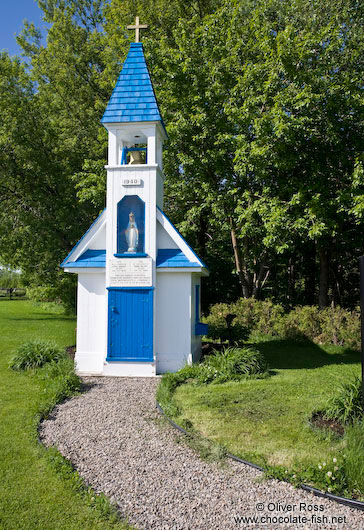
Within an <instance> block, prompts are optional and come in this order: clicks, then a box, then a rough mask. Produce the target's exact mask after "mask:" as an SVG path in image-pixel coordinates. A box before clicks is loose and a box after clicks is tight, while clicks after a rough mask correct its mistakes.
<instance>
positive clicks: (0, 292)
mask: <svg viewBox="0 0 364 530" xmlns="http://www.w3.org/2000/svg"><path fill="white" fill-rule="evenodd" d="M13 296H14V297H15V296H17V297H18V296H25V289H20V288H19V287H0V297H9V298H10V300H11V298H12V297H13Z"/></svg>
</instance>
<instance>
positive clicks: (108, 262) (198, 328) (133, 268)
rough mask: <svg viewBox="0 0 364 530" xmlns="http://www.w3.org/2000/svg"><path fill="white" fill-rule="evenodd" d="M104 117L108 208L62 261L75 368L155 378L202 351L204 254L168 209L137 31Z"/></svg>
mask: <svg viewBox="0 0 364 530" xmlns="http://www.w3.org/2000/svg"><path fill="white" fill-rule="evenodd" d="M144 27H145V26H143V25H140V24H139V19H138V17H137V20H136V24H135V26H130V28H131V29H135V31H136V42H135V43H132V44H131V45H130V50H129V53H128V55H127V57H126V60H125V62H124V65H123V68H122V70H121V73H120V75H119V78H118V80H117V82H116V85H115V88H114V90H113V93H112V95H111V98H110V100H109V102H108V105H107V107H106V110H105V113H104V115H103V117H102V120H101V121H102V124H103V125H104V126H105V128H106V129H107V131H108V135H109V151H108V164H107V166H106V170H107V191H106V208H105V210H104V211H103V212H102V213H100V215H99V216H98V218H97V219H96V220H95V221H94V223H93V224H92V225H91V227H90V228H89V229H88V230H87V232H86V233H85V234H84V236H83V237H82V238H81V239H80V240H79V241H78V243H77V244H76V245H75V246H74V248H73V249H72V250H71V252H70V253H69V254H68V256H67V257H66V258H65V259H64V261H63V262H62V265H61V266H62V267H63V268H64V270H65V272H67V273H73V274H77V275H78V290H77V293H78V294H77V348H76V354H75V362H76V370H77V373H79V374H82V375H105V376H126V377H130V376H132V377H136V376H137V377H139V376H140V377H152V376H155V375H156V374H160V373H165V372H174V371H176V370H179V369H180V368H182V367H183V366H184V365H185V364H186V363H192V362H193V361H197V360H198V359H199V357H200V355H201V335H206V333H207V326H206V324H203V323H202V322H201V321H200V316H201V312H200V299H201V296H200V290H201V278H202V277H203V276H207V275H208V270H207V268H206V265H205V264H204V263H203V261H202V260H201V259H200V258H199V257H198V255H197V254H196V253H195V252H194V251H193V249H192V248H191V247H190V245H189V244H188V243H187V241H185V239H184V238H183V237H182V235H181V234H180V233H179V231H178V230H177V229H176V227H175V226H174V225H173V223H172V222H171V221H170V219H168V217H167V215H166V214H165V213H164V212H163V188H164V175H163V167H162V150H163V142H164V141H165V140H166V139H167V133H166V130H165V127H164V124H163V120H162V117H161V114H160V111H159V108H158V103H157V100H156V97H155V94H154V90H153V86H152V82H151V78H150V74H149V71H148V67H147V64H146V62H145V58H144V52H143V45H142V44H141V43H140V42H138V41H139V30H140V29H143V28H144Z"/></svg>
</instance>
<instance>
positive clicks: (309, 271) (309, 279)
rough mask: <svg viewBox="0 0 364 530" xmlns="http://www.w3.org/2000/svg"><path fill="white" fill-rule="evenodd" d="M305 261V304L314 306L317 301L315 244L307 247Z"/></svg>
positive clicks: (304, 255)
mask: <svg viewBox="0 0 364 530" xmlns="http://www.w3.org/2000/svg"><path fill="white" fill-rule="evenodd" d="M303 260H304V266H305V303H306V304H308V305H314V304H315V301H316V298H315V290H316V247H315V245H314V244H313V243H312V244H309V245H308V246H307V251H306V252H305V253H304V254H303Z"/></svg>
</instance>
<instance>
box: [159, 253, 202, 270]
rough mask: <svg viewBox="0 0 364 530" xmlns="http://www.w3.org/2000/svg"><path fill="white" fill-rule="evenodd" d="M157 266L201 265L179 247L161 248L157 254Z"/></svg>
mask: <svg viewBox="0 0 364 530" xmlns="http://www.w3.org/2000/svg"><path fill="white" fill-rule="evenodd" d="M157 267H201V265H200V264H199V263H197V262H195V261H193V262H191V261H189V259H188V258H187V257H186V256H185V255H184V254H183V252H182V251H181V250H180V249H179V248H160V249H159V250H158V255H157Z"/></svg>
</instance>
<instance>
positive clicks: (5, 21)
mask: <svg viewBox="0 0 364 530" xmlns="http://www.w3.org/2000/svg"><path fill="white" fill-rule="evenodd" d="M41 18H42V10H41V9H39V7H38V4H37V2H36V1H35V0H2V1H1V6H0V50H3V49H6V50H8V52H9V53H10V55H16V54H20V48H19V46H18V45H17V43H16V40H15V34H16V33H17V34H19V33H20V31H21V29H22V27H23V21H24V19H27V20H28V21H29V22H34V24H35V25H36V26H37V27H42V21H41Z"/></svg>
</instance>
